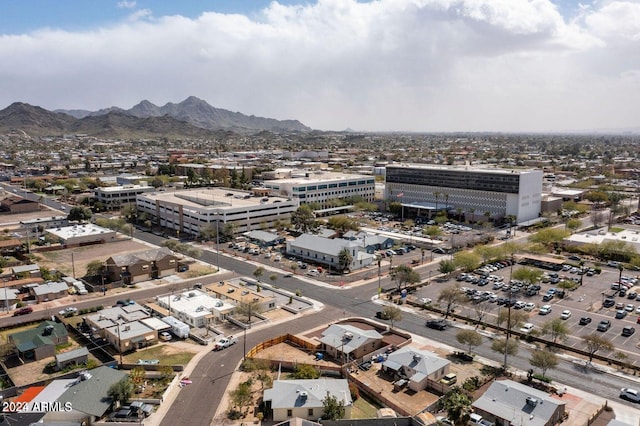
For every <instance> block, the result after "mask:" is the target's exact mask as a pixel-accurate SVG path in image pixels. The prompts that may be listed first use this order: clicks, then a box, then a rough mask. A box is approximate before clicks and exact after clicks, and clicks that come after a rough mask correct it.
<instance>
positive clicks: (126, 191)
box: [93, 185, 156, 210]
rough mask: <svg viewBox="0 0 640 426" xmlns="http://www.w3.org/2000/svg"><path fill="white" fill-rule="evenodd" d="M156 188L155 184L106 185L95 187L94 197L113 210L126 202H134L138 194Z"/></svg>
mask: <svg viewBox="0 0 640 426" xmlns="http://www.w3.org/2000/svg"><path fill="white" fill-rule="evenodd" d="M155 190H156V189H155V188H154V187H153V186H141V185H124V186H105V187H103V188H100V187H99V188H96V189H94V190H93V197H94V199H95V201H96V202H99V203H102V204H103V205H104V207H105V208H106V209H107V210H113V209H119V208H120V207H121V206H123V205H125V204H134V203H135V202H136V197H137V196H138V195H140V194H144V193H148V192H153V191H155Z"/></svg>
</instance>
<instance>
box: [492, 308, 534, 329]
mask: <svg viewBox="0 0 640 426" xmlns="http://www.w3.org/2000/svg"><path fill="white" fill-rule="evenodd" d="M528 319H529V315H528V314H527V313H526V312H523V311H520V310H515V309H511V313H509V309H501V310H500V312H499V313H498V317H497V318H496V324H498V325H502V324H503V323H504V324H505V327H504V328H506V329H507V330H508V331H511V330H513V329H514V328H516V327H519V326H520V325H522V324H523V323H525V322H527V320H528Z"/></svg>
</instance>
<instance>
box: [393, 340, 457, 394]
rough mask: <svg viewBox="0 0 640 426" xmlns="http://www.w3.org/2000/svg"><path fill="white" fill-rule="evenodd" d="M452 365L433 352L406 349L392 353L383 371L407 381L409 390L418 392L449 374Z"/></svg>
mask: <svg viewBox="0 0 640 426" xmlns="http://www.w3.org/2000/svg"><path fill="white" fill-rule="evenodd" d="M450 364H451V362H450V361H449V360H447V359H444V358H440V357H439V356H437V355H436V354H434V353H433V352H427V351H422V350H419V349H413V348H410V347H405V348H402V349H400V350H398V351H396V352H392V353H390V354H389V355H388V357H387V359H386V360H385V361H384V362H383V363H382V370H383V371H385V372H386V373H388V374H390V375H392V376H395V377H396V378H398V379H405V380H407V381H408V382H409V383H408V386H409V388H410V389H412V390H414V391H416V392H418V391H421V390H423V389H426V388H427V387H429V385H430V384H433V383H437V382H438V381H439V380H440V379H442V377H443V376H444V375H446V374H447V373H449V367H450Z"/></svg>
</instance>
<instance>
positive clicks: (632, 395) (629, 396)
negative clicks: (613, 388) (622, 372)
mask: <svg viewBox="0 0 640 426" xmlns="http://www.w3.org/2000/svg"><path fill="white" fill-rule="evenodd" d="M620 398H622V399H626V400H627V401H631V402H640V394H639V393H638V391H637V390H635V389H631V388H622V389H620Z"/></svg>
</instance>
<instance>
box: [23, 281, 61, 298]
mask: <svg viewBox="0 0 640 426" xmlns="http://www.w3.org/2000/svg"><path fill="white" fill-rule="evenodd" d="M29 293H30V294H31V295H32V296H34V297H35V299H36V301H37V302H38V303H40V302H47V301H49V300H55V299H60V298H61V297H65V296H67V295H68V294H69V286H68V285H67V283H66V282H64V281H59V282H55V281H52V282H48V283H44V284H37V285H34V286H30V287H29Z"/></svg>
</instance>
